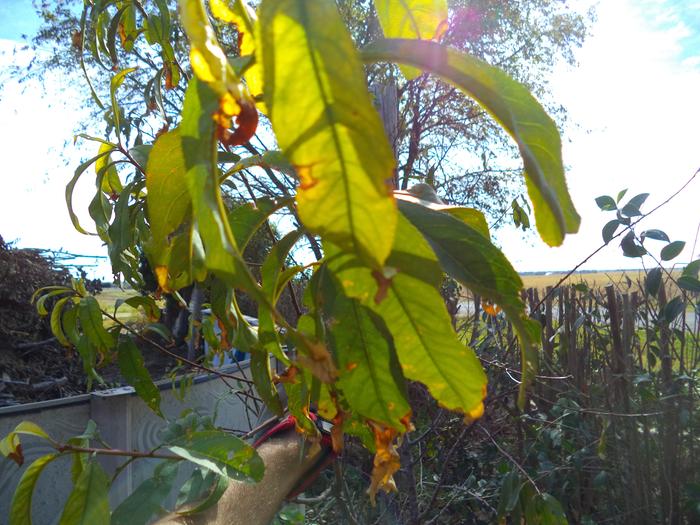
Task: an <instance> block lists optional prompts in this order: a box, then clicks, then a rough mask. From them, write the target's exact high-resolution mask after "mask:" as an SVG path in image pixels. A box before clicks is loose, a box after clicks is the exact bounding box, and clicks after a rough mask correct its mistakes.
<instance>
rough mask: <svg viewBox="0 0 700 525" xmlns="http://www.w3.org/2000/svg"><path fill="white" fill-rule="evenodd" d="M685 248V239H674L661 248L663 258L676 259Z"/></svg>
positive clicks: (667, 259)
mask: <svg viewBox="0 0 700 525" xmlns="http://www.w3.org/2000/svg"><path fill="white" fill-rule="evenodd" d="M683 248H685V242H684V241H673V242H672V243H670V244H667V245H666V246H664V247H663V249H662V250H661V260H662V261H670V260H671V259H675V258H676V257H678V256H679V255H680V253H681V252H682V251H683Z"/></svg>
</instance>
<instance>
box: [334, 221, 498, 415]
mask: <svg viewBox="0 0 700 525" xmlns="http://www.w3.org/2000/svg"><path fill="white" fill-rule="evenodd" d="M329 248H330V247H328V248H327V249H326V253H329V254H332V250H330V249H329ZM328 264H329V268H330V269H331V271H332V272H333V274H334V275H335V276H336V277H337V278H338V281H339V282H340V283H342V285H343V288H344V289H345V293H346V294H347V295H348V296H350V297H355V298H357V299H359V300H360V301H361V302H362V303H363V304H364V305H365V306H367V307H369V308H370V309H372V310H373V311H374V312H375V313H377V314H379V316H380V317H381V318H382V319H383V320H384V323H385V324H386V326H387V327H388V329H389V331H390V332H391V335H392V337H393V339H394V345H395V347H396V353H397V355H398V358H399V361H400V363H401V367H402V370H403V373H404V375H405V376H406V377H407V378H408V379H413V380H415V381H420V382H421V383H423V384H424V385H426V386H427V387H428V389H429V390H430V393H431V394H432V395H433V397H434V398H435V399H437V401H438V402H440V404H442V405H443V406H444V407H446V408H449V409H452V410H459V411H461V412H463V413H465V414H480V410H481V409H482V408H483V405H482V402H481V401H482V399H483V398H484V396H485V391H486V376H485V375H484V371H483V369H482V368H481V364H480V363H479V360H478V359H477V357H476V355H475V354H474V352H473V350H472V349H471V348H469V347H467V346H465V345H464V344H462V343H461V342H460V341H459V340H458V339H457V336H456V334H455V333H454V330H453V329H452V324H451V321H450V317H449V315H448V313H447V310H446V309H445V303H444V301H443V299H442V296H441V295H440V293H439V292H438V288H439V286H440V283H441V281H442V270H441V269H440V266H439V264H438V261H437V259H436V257H435V254H434V253H433V251H432V250H431V249H430V246H429V245H428V243H427V242H426V241H425V239H424V238H423V237H422V236H421V234H420V233H419V232H418V231H417V230H416V229H415V228H414V227H413V225H411V223H410V222H409V221H408V220H407V219H405V218H403V217H402V216H399V223H398V229H397V233H396V239H395V241H394V246H393V251H392V253H391V255H390V256H389V259H388V260H387V266H386V269H385V271H384V274H378V272H374V275H373V274H372V272H371V270H369V269H368V268H365V267H363V266H362V265H361V263H360V262H359V261H357V260H353V258H352V257H351V256H347V255H331V258H330V259H329V262H328ZM378 282H380V283H381V288H380V287H379V286H378ZM383 295H385V296H384V297H382V296H383Z"/></svg>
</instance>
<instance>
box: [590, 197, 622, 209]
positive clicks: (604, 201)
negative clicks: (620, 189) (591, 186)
mask: <svg viewBox="0 0 700 525" xmlns="http://www.w3.org/2000/svg"><path fill="white" fill-rule="evenodd" d="M595 203H596V204H597V205H598V207H599V208H600V209H601V210H603V211H614V210H616V209H617V204H615V200H614V199H613V198H612V197H610V196H609V195H601V196H600V197H596V198H595Z"/></svg>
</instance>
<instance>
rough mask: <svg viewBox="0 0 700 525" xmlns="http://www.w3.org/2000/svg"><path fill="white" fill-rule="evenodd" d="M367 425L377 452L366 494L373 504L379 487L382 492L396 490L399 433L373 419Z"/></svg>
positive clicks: (398, 462)
mask: <svg viewBox="0 0 700 525" xmlns="http://www.w3.org/2000/svg"><path fill="white" fill-rule="evenodd" d="M369 426H370V428H371V429H372V433H373V434H374V443H375V446H376V448H377V452H376V454H375V455H374V467H373V468H372V481H371V483H370V486H369V489H367V494H369V498H370V501H371V502H372V505H375V504H376V495H377V492H378V491H379V490H380V489H381V490H383V491H384V492H396V491H397V489H396V483H395V482H394V473H395V472H396V471H397V470H399V468H401V460H400V458H399V452H398V443H397V438H398V436H399V433H398V432H397V431H396V429H394V428H391V427H386V426H384V425H382V424H381V423H376V422H374V421H370V422H369Z"/></svg>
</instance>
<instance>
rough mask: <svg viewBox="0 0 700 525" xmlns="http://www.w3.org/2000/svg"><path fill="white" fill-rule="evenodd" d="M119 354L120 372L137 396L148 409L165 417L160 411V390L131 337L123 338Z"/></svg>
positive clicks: (118, 348) (118, 349)
mask: <svg viewBox="0 0 700 525" xmlns="http://www.w3.org/2000/svg"><path fill="white" fill-rule="evenodd" d="M117 351H118V352H119V358H118V362H119V371H120V372H121V374H122V375H123V376H124V379H126V382H127V383H129V384H130V385H131V386H133V387H134V390H136V394H137V395H138V396H139V397H140V398H141V399H143V401H144V402H145V403H146V404H147V405H148V407H149V408H150V409H151V410H153V412H155V413H156V414H158V415H159V416H161V417H162V416H163V414H162V413H161V411H160V390H158V387H157V386H156V385H155V384H154V383H153V379H151V374H149V373H148V370H147V369H146V366H145V365H144V364H143V356H142V355H141V351H140V350H139V349H138V347H137V346H136V344H135V343H134V341H133V339H131V337H123V338H121V340H120V341H119V346H118V347H117Z"/></svg>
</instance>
